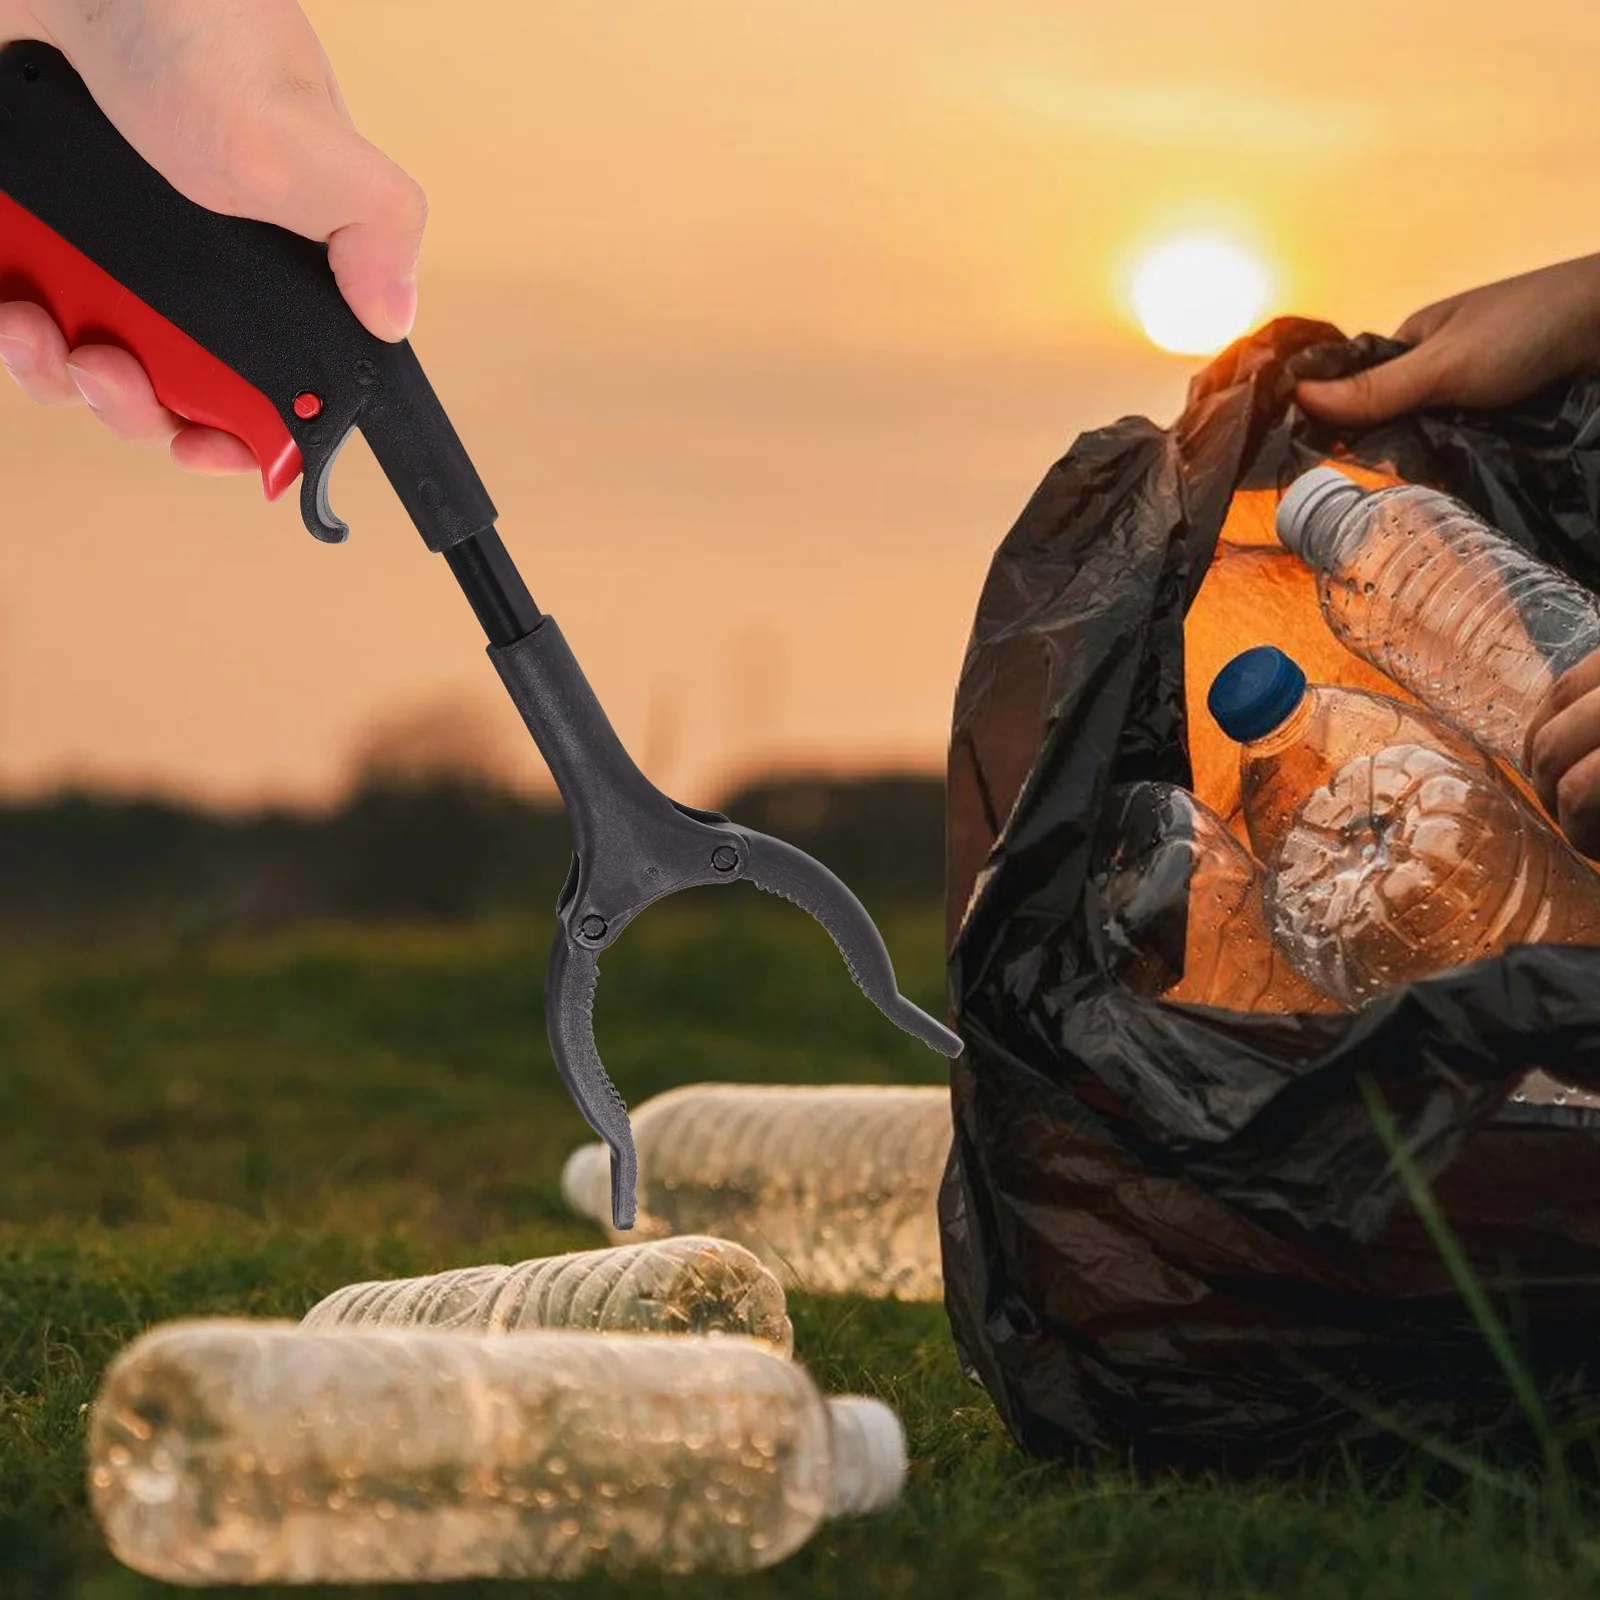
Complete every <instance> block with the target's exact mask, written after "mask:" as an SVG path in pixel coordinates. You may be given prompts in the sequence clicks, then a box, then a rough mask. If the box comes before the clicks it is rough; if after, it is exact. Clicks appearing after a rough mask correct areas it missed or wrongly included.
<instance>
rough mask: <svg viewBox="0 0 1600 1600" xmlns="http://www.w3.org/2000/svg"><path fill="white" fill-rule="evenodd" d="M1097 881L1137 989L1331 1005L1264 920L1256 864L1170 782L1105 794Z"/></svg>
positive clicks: (1282, 1007)
mask: <svg viewBox="0 0 1600 1600" xmlns="http://www.w3.org/2000/svg"><path fill="white" fill-rule="evenodd" d="M1110 818H1111V822H1110V832H1109V837H1110V841H1111V842H1110V847H1109V849H1108V850H1107V851H1106V853H1105V855H1104V857H1103V858H1102V860H1101V862H1100V863H1099V866H1098V870H1097V872H1096V874H1095V887H1096V890H1097V892H1098V895H1099V899H1100V908H1101V915H1102V924H1103V926H1104V928H1105V933H1106V939H1107V942H1108V943H1109V945H1110V947H1111V950H1112V955H1113V959H1114V961H1115V963H1116V965H1117V968H1118V969H1119V973H1120V976H1121V978H1122V981H1123V982H1124V983H1126V984H1127V985H1128V987H1129V988H1131V989H1133V990H1135V991H1136V992H1138V993H1140V994H1146V995H1156V996H1160V997H1162V998H1164V999H1167V1000H1172V1001H1182V1002H1186V1003H1189V1004H1193V1005H1209V1006H1220V1007H1223V1008H1225V1009H1228V1010H1232V1011H1270V1012H1280V1013H1281V1012H1302V1011H1327V1010H1330V1009H1333V1008H1334V1003H1333V1002H1332V1001H1331V1000H1329V999H1328V998H1327V996H1325V995H1323V994H1320V993H1319V992H1318V991H1317V990H1316V989H1315V988H1313V987H1312V986H1311V985H1310V984H1309V983H1307V982H1306V980H1305V979H1304V978H1303V977H1302V976H1301V975H1300V974H1299V973H1298V972H1297V971H1296V970H1295V968H1294V967H1293V966H1292V965H1291V963H1290V962H1289V961H1288V960H1287V958H1286V957H1285V956H1284V954H1283V952H1282V951H1280V950H1279V949H1278V948H1277V946H1276V945H1275V944H1274V942H1273V939H1272V935H1271V933H1270V932H1269V930H1268V927H1267V915H1266V906H1265V903H1264V898H1263V891H1264V888H1265V883H1266V874H1265V873H1264V872H1263V871H1262V868H1261V864H1260V863H1259V862H1258V861H1257V860H1256V859H1255V857H1254V856H1252V855H1251V854H1250V852H1249V851H1248V850H1246V849H1245V847H1244V846H1243V845H1242V844H1240V842H1239V841H1238V840H1237V839H1236V838H1234V836H1233V835H1232V834H1231V833H1229V832H1228V829H1227V826H1226V824H1224V822H1223V821H1222V819H1221V818H1220V817H1219V816H1217V814H1216V813H1215V812H1214V811H1212V810H1211V809H1210V808H1209V807H1207V806H1205V805H1203V804H1202V803H1201V802H1200V801H1199V800H1197V799H1196V798H1195V797H1194V796H1193V795H1192V794H1190V793H1189V792H1188V791H1187V790H1185V789H1180V788H1177V787H1176V786H1174V785H1173V784H1170V783H1153V782H1147V783H1132V784H1128V785H1126V786H1125V787H1123V788H1121V789H1118V790H1114V791H1113V792H1112V794H1111V797H1110Z"/></svg>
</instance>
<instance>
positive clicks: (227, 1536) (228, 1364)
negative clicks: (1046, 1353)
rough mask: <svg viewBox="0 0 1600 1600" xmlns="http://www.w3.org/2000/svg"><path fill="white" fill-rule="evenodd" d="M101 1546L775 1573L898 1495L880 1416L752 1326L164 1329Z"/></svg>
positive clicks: (454, 1563) (189, 1553) (501, 1570)
mask: <svg viewBox="0 0 1600 1600" xmlns="http://www.w3.org/2000/svg"><path fill="white" fill-rule="evenodd" d="M89 1456H90V1470H89V1494H90V1501H91V1504H92V1506H93V1509H94V1513H95V1516H96V1518H97V1519H98V1521H99V1523H100V1526H101V1528H102V1529H103V1530H104V1532H105V1535H106V1538H107V1541H108V1542H109V1544H110V1546H111V1549H112V1552H113V1553H114V1554H115V1555H116V1556H117V1558H118V1559H119V1560H121V1561H123V1562H125V1563H126V1564H127V1565H128V1566H131V1567H134V1568H136V1569H137V1570H138V1571H140V1572H143V1573H147V1574H148V1575H150V1576H152V1577H156V1578H161V1579H164V1580H166V1581H167V1582H169V1583H181V1584H191V1585H192V1584H230V1583H234V1584H253V1583H295V1584H299V1583H379V1582H385V1581H388V1582H402V1583H413V1582H438V1581H442V1580H445V1579H453V1578H469V1577H497V1578H542V1577H572V1576H574V1575H576V1574H578V1573H580V1572H583V1571H584V1570H586V1569H587V1568H590V1567H592V1566H597V1565H605V1566H609V1567H612V1568H621V1569H626V1568H630V1567H633V1568H638V1567H655V1568H662V1569H665V1570H667V1571H669V1572H688V1571H692V1570H695V1569H701V1568H709V1569H715V1570H719V1571H739V1570H745V1569H750V1568H755V1567H766V1566H771V1565H772V1564H773V1563H774V1562H777V1561H781V1560H782V1559H783V1558H784V1557H785V1556H786V1555H788V1554H790V1553H791V1552H792V1551H794V1550H795V1549H797V1548H798V1547H799V1546H800V1545H801V1544H803V1543H804V1542H805V1540H806V1539H807V1538H809V1537H810V1536H811V1534H812V1533H813V1532H814V1531H815V1529H816V1528H817V1526H818V1525H819V1524H820V1523H821V1522H822V1521H823V1519H824V1518H827V1517H838V1516H847V1515H854V1514H857V1513H861V1512H866V1511H871V1510H875V1509H877V1508H879V1507H881V1506H885V1505H888V1504H889V1503H891V1502H892V1501H893V1500H894V1499H895V1498H896V1497H897V1496H898V1494H899V1492H900V1487H901V1483H902V1481H903V1479H904V1475H905V1444H904V1436H903V1434H902V1432H901V1429H900V1424H899V1421H898V1419H897V1418H896V1417H895V1415H894V1413H893V1412H892V1411H890V1410H889V1409H888V1407H887V1406H884V1405H882V1404H880V1403H879V1402H878V1401H876V1400H868V1399H860V1398H853V1397H851V1398H839V1399H824V1398H823V1397H822V1396H821V1395H820V1394H818V1392H817V1390H816V1388H815V1387H814V1386H813V1384H812V1382H811V1380H810V1378H808V1377H807V1376H806V1374H805V1373H804V1372H803V1371H802V1370H801V1369H800V1368H799V1367H797V1366H796V1365H795V1364H794V1363H793V1362H792V1361H787V1360H785V1359H784V1358H783V1357H782V1356H780V1355H778V1354H777V1353H776V1352H774V1351H773V1350H771V1349H770V1348H769V1347H768V1346H766V1345H763V1344H759V1343H757V1342H755V1341H753V1340H749V1339H740V1338H720V1339H702V1338H695V1337H687V1338H667V1337H663V1336H659V1335H651V1334H628V1333H617V1334H604V1335H602V1334H594V1333H553V1332H546V1333H514V1334H506V1335H503V1336H500V1337H487V1338H486V1337H483V1336H481V1335H474V1334H466V1333H443V1332H439V1331H437V1330H435V1329H431V1328H407V1329H340V1330H339V1331H337V1332H332V1333H315V1332H309V1331H307V1330H305V1329H302V1328H298V1327H296V1326H295V1325H294V1324H292V1323H260V1322H242V1321H211V1322H189V1323H175V1324H169V1325H168V1326H166V1327H162V1328H157V1329H155V1330H154V1331H152V1332H150V1333H147V1334H145V1335H144V1336H143V1337H142V1338H140V1339H138V1340H137V1341H135V1342H134V1343H133V1344H132V1345H130V1346H129V1347H128V1348H127V1349H126V1350H125V1351H123V1352H122V1353H121V1354H120V1355H119V1356H118V1357H117V1358H116V1360H115V1361H114V1362H113V1363H112V1365H111V1367H110V1369H109V1371H108V1372H107V1374H106V1378H105V1381H104V1384H103V1385H102V1388H101V1391H100V1395H99V1397H98V1399H97V1401H96V1403H95V1408H94V1415H93V1418H92V1420H91V1423H90V1430H89Z"/></svg>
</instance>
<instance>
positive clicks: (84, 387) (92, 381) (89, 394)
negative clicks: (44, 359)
mask: <svg viewBox="0 0 1600 1600" xmlns="http://www.w3.org/2000/svg"><path fill="white" fill-rule="evenodd" d="M67 371H68V372H70V373H71V374H72V381H73V382H74V383H75V384H77V386H78V393H79V394H81V395H82V396H83V398H84V399H85V400H87V401H88V402H89V409H90V410H91V411H104V410H105V408H106V407H107V406H108V405H110V404H111V402H112V400H113V399H114V398H115V396H114V395H113V394H112V393H111V391H110V390H109V389H108V388H107V387H106V386H105V385H104V384H103V383H102V382H101V381H100V380H99V379H98V378H97V377H95V376H94V375H93V374H92V373H89V372H85V371H84V370H83V368H82V367H75V366H73V364H72V363H71V362H70V361H69V362H68V363H67Z"/></svg>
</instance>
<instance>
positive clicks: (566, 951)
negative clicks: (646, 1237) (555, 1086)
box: [545, 929, 639, 1232]
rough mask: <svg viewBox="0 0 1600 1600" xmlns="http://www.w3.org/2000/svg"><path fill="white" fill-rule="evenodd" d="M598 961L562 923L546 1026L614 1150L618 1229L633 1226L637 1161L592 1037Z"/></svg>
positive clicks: (580, 1104)
mask: <svg viewBox="0 0 1600 1600" xmlns="http://www.w3.org/2000/svg"><path fill="white" fill-rule="evenodd" d="M599 983H600V962H599V959H598V957H597V956H596V955H595V953H594V952H593V951H592V950H585V949H583V948H582V947H581V946H579V945H576V944H574V943H573V942H572V941H571V940H570V939H569V938H568V937H567V934H566V931H565V930H564V929H563V930H562V931H561V932H560V933H558V934H557V935H556V942H555V945H554V947H553V948H552V949H551V951H550V968H549V972H548V973H547V975H546V979H545V1030H546V1032H547V1033H548V1034H549V1037H550V1049H551V1052H552V1054H553V1055H554V1056H555V1059H556V1069H557V1071H559V1072H560V1074H561V1081H562V1082H563V1083H565V1084H566V1086H567V1093H568V1094H570V1095H571V1096H572V1099H573V1103H574V1104H575V1105H576V1106H577V1108H578V1109H579V1111H581V1112H582V1113H583V1116H584V1120H585V1121H586V1122H587V1123H588V1124H589V1126H590V1127H591V1128H593V1129H594V1131H595V1132H596V1133H597V1134H599V1136H600V1137H601V1139H603V1140H604V1141H605V1143H606V1145H607V1146H608V1147H609V1148H610V1151H611V1222H612V1226H613V1227H615V1228H616V1229H617V1230H618V1231H619V1232H626V1231H627V1230H628V1229H630V1228H631V1227H632V1226H633V1222H634V1216H635V1212H636V1209H637V1207H636V1200H635V1193H634V1191H635V1188H636V1186H637V1183H638V1175H639V1161H638V1156H637V1154H636V1153H635V1151H634V1146H633V1125H632V1124H631V1123H630V1122H629V1121H628V1107H627V1103H626V1102H625V1101H624V1100H623V1098H622V1096H621V1095H620V1094H618V1093H617V1088H616V1085H615V1084H614V1083H612V1081H611V1079H610V1078H609V1077H607V1076H606V1069H605V1067H604V1066H603V1065H602V1063H601V1061H600V1051H599V1049H598V1047H597V1046H596V1044H595V1042H594V996H595V990H596V988H597V987H598V986H599Z"/></svg>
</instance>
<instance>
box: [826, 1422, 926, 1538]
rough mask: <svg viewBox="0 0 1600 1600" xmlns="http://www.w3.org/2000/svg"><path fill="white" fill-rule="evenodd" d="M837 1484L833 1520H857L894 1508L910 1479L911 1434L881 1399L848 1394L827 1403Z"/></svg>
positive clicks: (831, 1502) (830, 1499) (833, 1493)
mask: <svg viewBox="0 0 1600 1600" xmlns="http://www.w3.org/2000/svg"><path fill="white" fill-rule="evenodd" d="M827 1404H828V1422H829V1424H830V1429H829V1431H830V1433H831V1434H832V1443H833V1449H832V1456H833V1483H832V1487H831V1491H830V1493H829V1497H828V1515H829V1516H830V1517H858V1516H861V1515H862V1514H863V1513H865V1512H868V1511H877V1510H879V1509H880V1508H881V1507H883V1506H888V1505H893V1504H894V1502H895V1501H896V1500H898V1499H899V1498H900V1490H901V1488H902V1487H903V1486H904V1484H905V1481H906V1436H905V1431H904V1430H903V1429H902V1428H901V1426H900V1419H899V1418H898V1417H897V1416H896V1415H895V1414H894V1412H892V1411H891V1410H890V1409H889V1408H888V1406H886V1405H884V1404H883V1403H882V1401H879V1400H868V1399H866V1398H865V1397H863V1396H860V1395H844V1396H842V1397H840V1398H838V1399H833V1400H829V1401H828V1403H827Z"/></svg>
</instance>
